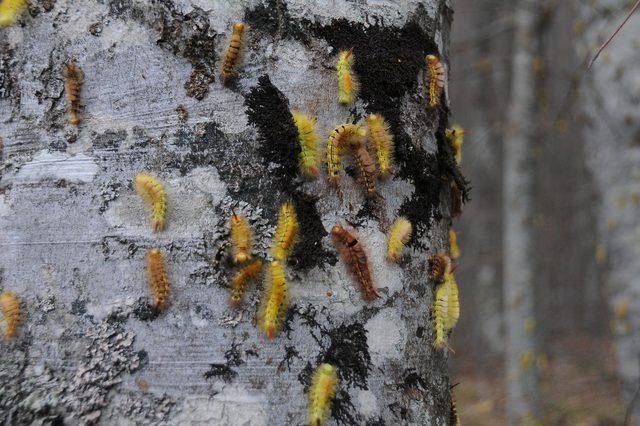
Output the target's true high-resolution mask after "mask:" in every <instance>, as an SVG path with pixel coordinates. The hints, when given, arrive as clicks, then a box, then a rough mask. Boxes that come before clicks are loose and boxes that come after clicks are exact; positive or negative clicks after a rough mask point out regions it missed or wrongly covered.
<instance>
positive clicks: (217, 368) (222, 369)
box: [203, 364, 238, 383]
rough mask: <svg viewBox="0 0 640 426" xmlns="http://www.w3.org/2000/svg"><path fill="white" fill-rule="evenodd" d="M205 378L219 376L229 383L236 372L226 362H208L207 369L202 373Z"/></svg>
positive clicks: (236, 374)
mask: <svg viewBox="0 0 640 426" xmlns="http://www.w3.org/2000/svg"><path fill="white" fill-rule="evenodd" d="M203 376H204V378H205V379H210V378H212V377H219V378H221V379H222V380H224V381H225V382H227V383H231V382H232V381H233V379H235V378H236V376H238V373H237V372H236V371H235V370H233V369H231V367H229V366H228V365H227V364H210V365H209V371H206V372H205V373H204V374H203Z"/></svg>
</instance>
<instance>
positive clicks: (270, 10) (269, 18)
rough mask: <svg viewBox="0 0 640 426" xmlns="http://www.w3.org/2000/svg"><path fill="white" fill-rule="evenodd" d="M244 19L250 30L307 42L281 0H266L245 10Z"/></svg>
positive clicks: (302, 31)
mask: <svg viewBox="0 0 640 426" xmlns="http://www.w3.org/2000/svg"><path fill="white" fill-rule="evenodd" d="M244 21H245V22H246V23H247V24H249V27H250V28H251V30H252V31H256V30H257V31H260V32H262V33H265V34H268V35H269V36H271V37H273V38H274V39H283V38H293V39H296V40H298V41H300V42H302V43H304V44H308V43H309V37H308V36H307V34H306V32H305V31H304V30H303V29H302V28H301V27H300V25H299V24H298V23H297V22H295V21H294V20H293V19H292V18H291V15H290V14H289V10H288V9H287V4H286V3H285V2H284V1H282V0H266V1H265V2H264V3H259V4H258V5H257V6H256V7H255V8H253V9H247V10H245V13H244Z"/></svg>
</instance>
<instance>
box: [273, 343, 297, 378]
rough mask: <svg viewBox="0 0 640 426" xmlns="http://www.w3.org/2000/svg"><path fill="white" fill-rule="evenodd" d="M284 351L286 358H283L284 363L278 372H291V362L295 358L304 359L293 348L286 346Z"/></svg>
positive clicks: (280, 364)
mask: <svg viewBox="0 0 640 426" xmlns="http://www.w3.org/2000/svg"><path fill="white" fill-rule="evenodd" d="M284 351H285V353H284V358H282V361H280V363H279V364H278V372H283V371H284V370H285V369H286V370H287V371H291V361H292V360H293V359H294V358H298V359H302V357H300V353H299V352H298V351H297V350H296V348H295V347H293V346H285V347H284Z"/></svg>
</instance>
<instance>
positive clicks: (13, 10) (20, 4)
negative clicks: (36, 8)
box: [0, 0, 27, 27]
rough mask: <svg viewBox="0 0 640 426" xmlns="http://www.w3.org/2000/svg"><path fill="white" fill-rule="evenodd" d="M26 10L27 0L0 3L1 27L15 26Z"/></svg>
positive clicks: (10, 0) (6, 0) (9, 0)
mask: <svg viewBox="0 0 640 426" xmlns="http://www.w3.org/2000/svg"><path fill="white" fill-rule="evenodd" d="M26 8H27V0H4V1H3V2H2V3H0V27H8V26H9V25H13V24H15V23H16V21H17V20H18V18H19V17H20V14H21V13H22V11H23V10H25V9H26Z"/></svg>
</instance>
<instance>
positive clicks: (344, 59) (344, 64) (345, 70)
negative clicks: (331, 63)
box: [336, 47, 358, 105]
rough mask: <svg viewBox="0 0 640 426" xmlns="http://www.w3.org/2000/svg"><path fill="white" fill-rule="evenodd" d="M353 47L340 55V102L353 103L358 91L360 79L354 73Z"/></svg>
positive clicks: (338, 66)
mask: <svg viewBox="0 0 640 426" xmlns="http://www.w3.org/2000/svg"><path fill="white" fill-rule="evenodd" d="M352 67H353V47H352V48H351V49H349V50H345V51H343V52H340V53H339V55H338V64H337V65H336V70H337V72H338V103H341V104H345V105H346V104H352V103H353V102H354V100H355V97H356V94H357V93H358V79H357V77H356V76H355V75H354V74H353V72H352V70H351V68H352Z"/></svg>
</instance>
